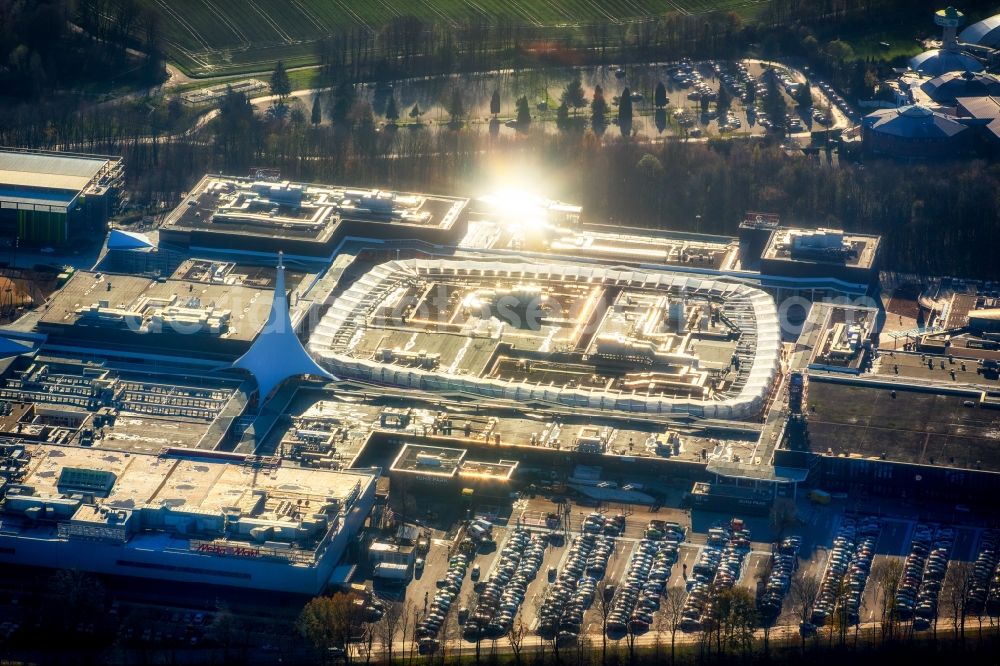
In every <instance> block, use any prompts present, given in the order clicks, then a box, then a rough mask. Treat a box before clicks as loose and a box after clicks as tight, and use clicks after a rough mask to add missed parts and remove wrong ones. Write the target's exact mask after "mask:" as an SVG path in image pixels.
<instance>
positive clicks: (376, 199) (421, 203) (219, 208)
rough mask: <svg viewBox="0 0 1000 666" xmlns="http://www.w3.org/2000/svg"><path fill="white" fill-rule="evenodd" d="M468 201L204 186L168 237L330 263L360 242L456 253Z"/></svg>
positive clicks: (270, 184)
mask: <svg viewBox="0 0 1000 666" xmlns="http://www.w3.org/2000/svg"><path fill="white" fill-rule="evenodd" d="M467 203H468V200H467V199H463V198H457V197H445V196H437V195H429V194H413V193H402V192H388V191H384V190H377V189H364V188H353V187H345V186H339V185H318V184H309V183H293V182H289V181H271V180H258V179H253V178H237V177H231V176H213V175H208V176H205V177H204V178H202V179H201V180H200V181H199V182H198V184H197V185H195V186H194V188H193V189H192V190H191V192H190V193H189V194H188V196H187V197H186V198H185V199H184V201H182V202H181V205H180V206H178V207H177V208H176V209H175V210H174V211H173V212H172V213H170V215H169V217H168V218H167V220H166V222H165V223H164V225H163V226H162V228H161V229H160V242H161V243H164V244H167V245H172V246H176V247H182V248H190V249H200V250H214V251H220V250H225V251H228V252H236V253H248V254H277V253H278V252H284V253H285V254H286V255H287V256H289V257H309V258H317V259H320V258H330V257H332V255H333V252H334V250H335V249H336V247H337V246H338V245H339V244H340V242H341V241H342V240H344V239H345V238H347V237H360V238H371V239H378V240H380V241H384V240H400V239H402V240H418V241H425V242H429V243H436V244H450V245H455V244H457V241H458V240H459V239H460V238H461V237H462V236H463V235H464V234H465V231H466V228H467V225H468V220H467V219H466V211H465V208H466V204H467Z"/></svg>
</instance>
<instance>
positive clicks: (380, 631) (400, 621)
mask: <svg viewBox="0 0 1000 666" xmlns="http://www.w3.org/2000/svg"><path fill="white" fill-rule="evenodd" d="M406 614H407V609H406V608H404V606H403V604H401V603H399V602H389V604H388V605H387V606H386V608H385V612H384V613H383V614H382V617H381V618H379V621H378V622H377V623H376V624H375V634H376V636H377V637H378V641H379V645H380V646H381V648H382V654H383V655H384V656H385V658H386V662H387V663H388V664H390V666H391V664H392V648H393V643H394V641H395V640H396V636H397V635H398V634H399V629H400V625H403V626H404V632H403V633H404V634H405V633H406V632H405V622H406Z"/></svg>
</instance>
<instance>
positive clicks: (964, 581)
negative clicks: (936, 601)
mask: <svg viewBox="0 0 1000 666" xmlns="http://www.w3.org/2000/svg"><path fill="white" fill-rule="evenodd" d="M974 575H975V565H974V564H973V563H972V562H969V561H967V560H965V561H961V562H957V561H956V562H952V563H951V564H949V565H948V571H947V572H946V573H945V576H944V584H943V585H942V586H941V601H942V605H943V606H945V607H947V608H948V610H949V611H950V612H951V617H952V623H953V624H952V626H953V627H954V630H955V634H956V635H957V636H958V639H959V641H960V642H961V644H962V646H963V647H964V646H965V618H966V617H967V616H968V614H969V592H970V590H971V589H972V585H973V582H974V580H975V579H974V578H973V576H974Z"/></svg>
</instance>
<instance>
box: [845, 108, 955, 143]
mask: <svg viewBox="0 0 1000 666" xmlns="http://www.w3.org/2000/svg"><path fill="white" fill-rule="evenodd" d="M864 124H865V126H866V127H867V128H868V129H869V130H871V131H872V132H877V133H879V134H885V135H891V136H896V137H900V138H903V139H949V138H951V137H954V136H956V135H958V134H960V133H962V132H963V131H965V130H967V129H968V127H967V126H966V125H964V124H963V123H961V122H959V121H958V120H956V119H955V118H953V117H951V116H946V115H944V114H943V113H938V112H936V111H932V110H930V109H928V108H927V107H926V106H919V105H911V106H903V107H900V108H898V109H880V110H878V111H875V112H874V113H870V114H868V115H867V116H865V118H864Z"/></svg>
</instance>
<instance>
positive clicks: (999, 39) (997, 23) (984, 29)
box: [958, 14, 1000, 49]
mask: <svg viewBox="0 0 1000 666" xmlns="http://www.w3.org/2000/svg"><path fill="white" fill-rule="evenodd" d="M958 39H959V41H961V42H963V43H965V44H976V45H977V46H987V47H989V48H991V49H997V48H1000V14H997V15H996V16H991V17H989V18H988V19H983V20H982V21H979V22H978V23H973V24H972V25H970V26H969V27H968V28H966V29H965V30H963V31H962V34H960V35H959V36H958Z"/></svg>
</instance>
